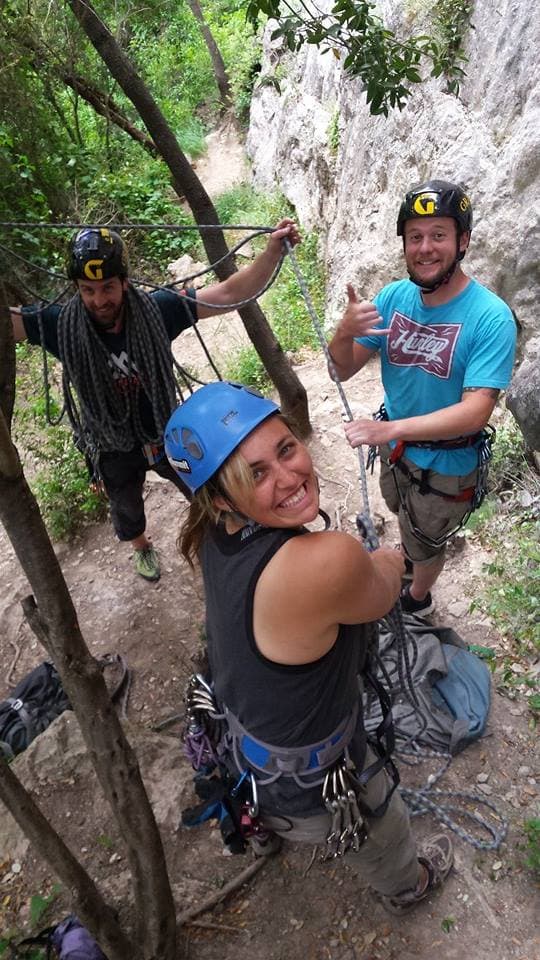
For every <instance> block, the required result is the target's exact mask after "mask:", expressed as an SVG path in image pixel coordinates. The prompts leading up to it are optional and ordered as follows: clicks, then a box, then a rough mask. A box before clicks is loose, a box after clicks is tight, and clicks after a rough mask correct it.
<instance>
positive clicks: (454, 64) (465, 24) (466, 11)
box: [433, 0, 474, 94]
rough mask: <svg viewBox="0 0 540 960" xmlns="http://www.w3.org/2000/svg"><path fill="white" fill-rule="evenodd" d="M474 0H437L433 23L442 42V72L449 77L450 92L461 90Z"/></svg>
mask: <svg viewBox="0 0 540 960" xmlns="http://www.w3.org/2000/svg"><path fill="white" fill-rule="evenodd" d="M473 9H474V2H473V0H437V3H436V4H435V6H434V9H433V24H434V27H435V30H436V31H437V35H438V38H440V43H441V60H440V68H441V73H443V74H444V76H445V77H447V78H448V91H449V93H455V94H457V93H458V91H459V77H460V76H461V75H462V71H461V70H460V63H463V62H464V61H465V60H466V57H465V53H464V50H463V41H464V38H465V35H466V33H467V31H468V30H469V29H470V27H471V17H472V13H473Z"/></svg>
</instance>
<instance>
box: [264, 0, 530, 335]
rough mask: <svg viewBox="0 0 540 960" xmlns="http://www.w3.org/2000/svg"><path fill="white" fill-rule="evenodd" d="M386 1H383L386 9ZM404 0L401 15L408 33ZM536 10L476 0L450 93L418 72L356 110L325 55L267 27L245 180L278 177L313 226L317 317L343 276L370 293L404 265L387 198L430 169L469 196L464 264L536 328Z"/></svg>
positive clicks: (334, 312)
mask: <svg viewBox="0 0 540 960" xmlns="http://www.w3.org/2000/svg"><path fill="white" fill-rule="evenodd" d="M399 6H400V4H399V2H396V0H394V2H393V3H392V4H391V5H389V6H388V5H387V8H388V11H389V12H390V13H391V14H392V11H393V14H392V15H393V16H394V17H395V14H396V9H397V8H398V7H399ZM410 7H411V4H410V3H409V4H408V5H407V11H408V13H407V15H408V16H409V26H410V28H411V29H412V30H413V31H414V32H419V31H420V32H421V29H422V26H423V25H422V24H421V23H414V22H413V23H412V24H411V22H410ZM539 23H540V20H539V18H538V17H537V16H535V15H534V12H533V9H532V7H531V6H530V4H527V3H524V2H519V0H500V2H498V3H497V4H493V3H492V2H490V0H478V2H477V3H476V5H475V11H474V14H473V27H474V29H471V30H469V31H468V34H467V37H466V41H465V48H466V53H467V56H468V63H467V64H466V71H467V76H466V78H465V80H464V81H463V82H462V84H461V89H460V93H459V97H458V98H456V97H454V96H452V95H450V94H448V93H446V92H445V83H444V81H443V80H430V81H428V82H427V83H425V84H423V85H422V87H421V88H419V89H418V90H417V91H416V92H415V93H414V94H413V96H412V97H411V99H410V101H409V104H408V106H407V107H406V109H404V110H403V112H401V113H399V112H398V111H395V112H394V113H392V114H391V116H390V117H389V118H388V119H385V118H384V117H372V116H371V115H370V114H369V111H368V108H367V106H366V103H365V98H364V96H363V94H362V91H361V87H360V84H359V82H358V81H356V80H349V79H347V78H346V77H344V76H343V72H342V70H341V67H340V64H339V62H338V61H336V59H335V58H334V57H333V56H331V55H328V54H327V55H326V56H323V55H321V54H319V53H318V52H317V51H316V50H315V49H313V48H310V49H309V50H308V49H304V50H302V51H301V52H300V53H299V54H298V55H296V56H294V57H293V56H292V55H291V54H289V53H287V52H286V51H285V50H284V48H283V46H282V45H281V43H279V42H272V41H271V40H270V39H269V38H270V30H267V39H266V41H265V51H264V62H263V69H262V80H261V83H260V85H259V87H258V89H257V91H256V92H255V95H254V98H253V103H252V111H251V124H250V130H249V137H248V152H249V155H250V157H251V160H252V163H253V171H254V181H255V185H256V186H258V187H260V188H263V189H272V188H274V189H275V188H278V189H280V190H281V191H282V192H283V193H284V194H285V195H286V196H287V197H288V198H289V199H290V200H291V201H292V203H294V205H295V207H296V209H297V211H298V215H299V218H300V220H301V222H302V223H303V224H304V225H305V226H317V227H318V228H319V229H320V231H321V237H322V240H321V242H322V244H323V249H322V253H323V256H324V259H325V261H326V264H327V266H328V311H327V322H328V323H329V324H331V323H332V322H333V321H335V319H336V318H337V316H338V313H339V310H340V308H341V306H342V304H343V302H344V294H345V283H346V282H347V281H353V282H354V283H355V284H356V285H357V287H358V289H359V291H360V292H361V294H362V295H364V296H367V297H371V296H373V294H374V293H375V292H376V290H377V289H378V288H379V287H380V286H381V285H382V284H384V283H386V282H387V281H388V280H390V279H393V278H395V277H398V276H401V275H402V274H403V261H402V259H401V245H400V241H398V239H397V237H396V230H395V221H396V214H397V209H398V206H399V198H400V197H401V196H402V194H403V193H404V191H405V189H406V188H407V187H408V186H409V185H410V184H411V183H414V182H418V181H419V180H422V179H424V178H426V177H428V176H434V177H439V178H443V179H449V180H458V181H460V182H461V183H463V184H464V185H465V186H466V188H467V190H468V191H469V193H470V196H471V198H472V200H473V206H474V216H475V225H474V230H473V235H472V244H471V248H470V252H469V253H468V254H467V258H466V261H465V267H466V269H467V270H468V272H470V273H471V274H473V275H474V276H476V277H477V278H478V279H479V280H480V281H481V282H483V283H485V284H486V285H487V286H489V287H491V289H493V290H495V292H497V293H498V294H499V295H500V296H502V297H503V298H504V299H505V300H506V301H507V302H508V303H509V304H510V306H511V307H512V308H513V309H514V310H515V312H516V314H517V317H518V319H519V322H520V324H521V325H522V327H523V330H524V332H525V338H524V339H527V338H528V337H530V336H531V335H533V333H535V332H538V331H539V330H540V323H539V321H538V318H537V312H538V310H537V304H538V300H539V294H540V284H539V276H538V267H537V259H538V214H539V182H540V180H539V173H540V86H539V83H538V80H539V74H540V56H539V53H540V43H539V40H540V29H539ZM276 81H277V82H276Z"/></svg>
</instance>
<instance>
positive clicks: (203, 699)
mask: <svg viewBox="0 0 540 960" xmlns="http://www.w3.org/2000/svg"><path fill="white" fill-rule="evenodd" d="M371 682H372V683H374V684H375V685H377V681H376V680H375V678H372V679H371ZM185 704H186V714H185V726H184V732H183V740H184V745H185V751H186V756H187V757H188V759H189V760H190V761H191V764H192V766H193V768H194V770H195V771H197V773H196V776H195V788H196V792H197V793H198V794H199V796H205V797H207V803H206V804H203V805H201V807H199V808H196V809H197V816H196V817H194V816H193V811H191V810H190V811H188V817H187V819H186V817H185V816H184V817H183V822H184V823H185V824H187V825H190V826H191V825H194V824H195V823H199V822H201V821H202V820H203V819H206V818H207V816H209V815H214V816H216V815H217V816H220V814H221V810H222V808H223V807H225V808H226V809H227V813H228V819H229V820H230V821H232V822H233V823H234V824H235V827H236V834H237V835H239V836H240V837H241V838H242V839H243V840H244V841H246V840H248V839H250V838H252V837H256V838H257V840H258V841H259V842H263V843H264V842H266V840H267V839H268V836H269V834H268V831H266V830H265V828H264V824H263V823H261V820H260V817H259V814H260V809H259V789H260V788H261V787H266V786H269V785H270V784H273V783H276V782H277V781H278V780H279V779H280V778H281V777H287V778H291V779H292V780H294V782H295V784H296V785H297V787H298V788H299V789H300V790H310V789H312V788H313V787H317V786H322V791H321V798H322V803H323V805H324V806H325V807H326V809H327V810H328V811H329V812H330V814H331V824H330V828H329V831H328V835H327V837H326V842H325V844H324V848H323V850H322V852H321V859H323V860H327V859H329V858H330V857H341V856H343V855H344V854H345V853H346V852H347V851H348V850H350V849H353V850H358V849H360V846H361V844H362V843H363V842H364V840H365V839H366V837H367V835H368V826H367V824H368V820H369V818H378V817H381V816H383V814H384V813H385V812H386V809H387V806H388V803H389V802H390V798H391V796H392V794H393V792H394V790H395V789H396V788H397V786H398V783H399V775H398V772H397V768H396V767H395V765H394V763H393V761H392V759H391V752H392V750H393V748H394V742H393V728H392V719H391V710H390V703H389V699H388V697H387V695H386V693H385V692H384V691H381V709H382V712H383V718H382V720H381V723H380V724H379V725H378V726H377V729H376V730H375V731H374V734H373V736H372V737H370V738H369V743H370V746H371V747H372V749H373V751H374V753H375V755H376V759H375V761H374V762H373V763H371V764H370V765H369V766H367V767H365V768H364V769H363V770H362V771H361V772H358V771H357V769H356V767H355V764H354V762H353V761H352V759H351V757H350V753H349V750H348V746H349V744H350V742H351V740H352V737H353V734H354V732H355V730H356V726H357V719H358V712H359V702H356V703H355V705H354V707H353V709H352V710H351V712H350V714H349V716H347V717H346V718H345V719H344V720H343V721H342V722H341V723H340V724H339V725H338V727H337V728H336V729H335V730H334V731H333V732H332V733H331V734H329V736H328V737H327V738H326V739H325V740H324V741H321V742H318V743H313V744H308V745H305V746H299V747H280V746H275V745H272V744H270V743H266V742H265V741H262V740H260V739H258V738H256V737H253V736H252V735H251V734H250V733H249V732H248V731H247V730H246V728H245V727H244V726H243V725H242V724H241V723H240V721H239V719H238V718H237V717H236V716H235V715H234V714H233V713H232V711H231V710H229V709H228V708H227V707H226V706H225V705H223V707H222V709H221V710H219V708H218V705H217V703H216V700H215V696H214V692H213V688H212V686H211V684H209V683H208V681H207V680H206V679H205V678H204V677H203V676H201V674H194V675H193V676H192V677H191V678H190V680H189V682H188V685H187V688H186V694H185ZM226 757H228V758H230V760H231V761H232V763H233V764H234V767H235V770H236V776H231V768H230V764H229V765H227V764H226V763H225V758H226ZM383 768H384V769H386V770H387V771H388V773H389V774H390V777H391V786H390V787H389V790H388V791H387V794H386V797H385V798H384V800H383V801H382V802H381V803H380V804H379V806H378V807H377V808H376V809H374V810H373V809H371V808H370V807H368V806H367V805H366V804H365V803H363V802H362V800H361V799H360V794H361V791H362V789H363V788H364V787H365V786H366V784H367V783H368V781H369V780H371V778H372V777H373V776H375V774H377V773H379V771H380V770H382V769H383ZM217 773H219V780H220V781H221V788H222V789H221V791H220V805H219V806H217V805H216V791H215V790H211V789H209V788H208V781H210V782H211V783H212V782H214V781H215V780H216V774H217ZM201 780H206V786H205V787H204V789H203V790H201ZM239 801H240V807H239V808H238V802H239ZM209 811H211V812H210V813H209ZM229 835H230V834H229ZM234 839H235V841H237V836H235V838H234ZM239 852H243V849H242V850H241V851H239Z"/></svg>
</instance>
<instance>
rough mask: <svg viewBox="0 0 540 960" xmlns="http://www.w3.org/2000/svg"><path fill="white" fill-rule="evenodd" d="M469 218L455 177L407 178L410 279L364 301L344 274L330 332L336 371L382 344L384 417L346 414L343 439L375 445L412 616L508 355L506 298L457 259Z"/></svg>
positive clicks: (464, 512)
mask: <svg viewBox="0 0 540 960" xmlns="http://www.w3.org/2000/svg"><path fill="white" fill-rule="evenodd" d="M471 229H472V208H471V202H470V200H469V198H468V196H467V195H466V194H465V193H464V191H463V190H462V189H461V187H459V186H457V185H456V184H452V183H448V182H447V181H444V180H429V181H427V182H425V183H422V184H419V185H418V186H415V187H413V188H412V189H411V190H410V191H409V192H408V193H407V194H406V196H405V199H404V201H403V203H402V204H401V207H400V211H399V216H398V222H397V233H398V236H400V237H402V238H403V250H404V255H405V262H406V265H407V271H408V274H409V278H410V279H408V280H398V281H396V282H395V283H390V284H388V286H386V287H384V288H383V289H382V290H381V291H380V292H379V293H378V294H377V296H376V297H375V299H374V301H373V303H370V302H368V301H359V300H358V299H357V296H356V293H355V290H354V288H353V287H352V286H351V285H350V284H349V285H348V288H347V291H348V304H347V308H346V310H345V313H344V316H343V318H342V320H341V321H340V323H339V325H338V327H337V329H336V332H335V334H334V337H333V339H332V341H331V343H330V353H331V356H332V359H333V363H334V367H335V373H336V375H337V376H338V377H339V379H340V380H348V379H349V377H352V376H353V375H354V374H355V373H357V371H358V370H360V369H361V368H362V367H363V366H364V365H365V364H366V363H367V362H368V360H369V359H370V357H372V356H373V355H374V353H375V351H377V350H379V351H380V355H381V373H382V381H383V386H384V391H385V396H384V410H383V411H382V416H383V417H384V419H380V420H364V419H360V420H354V421H352V422H351V423H348V424H346V425H345V432H346V435H347V438H348V440H349V443H350V444H351V446H352V447H357V446H359V445H360V444H370V445H376V446H378V447H379V452H380V456H381V479H380V483H381V490H382V493H383V496H384V498H385V500H386V503H387V505H388V506H389V508H390V509H391V510H392V511H393V512H394V513H396V514H397V515H398V519H399V527H400V533H401V547H402V550H403V552H404V554H405V557H406V560H408V561H409V564H408V565H409V569H410V570H411V571H412V582H411V583H410V585H408V586H406V587H405V588H404V590H403V592H402V596H401V604H402V607H403V609H404V610H405V611H407V612H411V613H416V614H417V615H420V616H422V615H424V616H425V615H427V614H428V613H430V612H431V611H432V609H433V603H432V597H431V588H432V587H433V585H434V583H435V582H436V580H437V578H438V576H439V574H440V573H441V570H442V568H443V566H444V555H445V544H446V542H447V540H448V539H449V537H450V536H451V535H452V533H453V532H454V531H455V530H456V529H459V526H460V525H461V524H462V523H463V522H465V520H466V519H467V517H468V515H469V514H470V512H471V511H472V510H473V509H474V508H475V506H476V505H478V501H479V499H480V487H482V486H483V484H484V483H485V463H484V457H485V455H486V451H487V450H488V449H489V447H488V445H487V444H486V436H485V434H483V433H482V431H483V430H484V428H485V427H486V425H487V423H488V420H489V417H490V415H491V413H492V411H493V408H494V406H495V404H496V402H497V397H498V395H499V391H500V390H501V389H504V388H505V387H506V386H507V385H508V383H509V381H510V376H511V373H512V365H513V361H514V353H515V342H516V327H515V323H514V319H513V316H512V312H511V310H510V308H509V307H508V306H507V305H506V304H505V303H504V301H502V300H501V299H500V298H499V297H497V296H496V294H494V293H492V292H491V290H488V289H487V288H486V287H484V286H482V285H481V284H480V283H478V282H477V281H476V280H473V279H471V278H470V277H468V276H467V275H466V274H465V273H464V272H463V270H462V268H461V261H462V259H463V257H464V256H465V253H466V250H467V247H468V245H469V241H470V236H471Z"/></svg>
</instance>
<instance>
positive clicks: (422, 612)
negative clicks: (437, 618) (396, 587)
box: [399, 584, 435, 617]
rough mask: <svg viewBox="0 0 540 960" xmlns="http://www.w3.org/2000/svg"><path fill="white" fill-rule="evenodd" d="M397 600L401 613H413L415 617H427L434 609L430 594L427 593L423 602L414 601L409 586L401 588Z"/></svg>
mask: <svg viewBox="0 0 540 960" xmlns="http://www.w3.org/2000/svg"><path fill="white" fill-rule="evenodd" d="M399 599H400V601H401V609H402V610H403V612H404V613H414V614H415V616H417V617H427V616H428V615H429V614H430V613H433V611H434V609H435V604H434V603H433V599H432V597H431V594H430V593H429V592H428V593H426V595H425V597H424V599H423V600H415V599H414V597H412V596H411V588H410V584H408V585H407V586H406V587H403V590H402V591H401V596H400V598H399Z"/></svg>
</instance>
